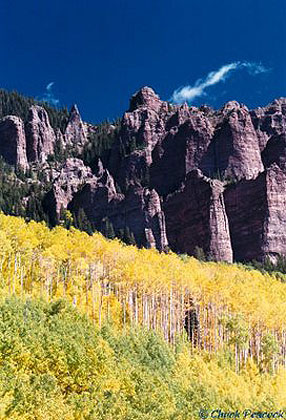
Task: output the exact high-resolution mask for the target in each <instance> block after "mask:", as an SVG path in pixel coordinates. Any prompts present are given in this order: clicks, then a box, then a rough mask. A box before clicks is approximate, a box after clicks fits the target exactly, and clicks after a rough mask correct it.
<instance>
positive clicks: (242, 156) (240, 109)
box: [213, 101, 264, 179]
mask: <svg viewBox="0 0 286 420" xmlns="http://www.w3.org/2000/svg"><path fill="white" fill-rule="evenodd" d="M220 115H221V121H220V123H219V124H218V126H217V127H216V132H215V135H214V138H213V153H214V162H215V167H216V169H217V171H218V172H219V174H220V176H222V177H225V178H231V179H233V178H234V179H242V178H245V179H251V178H254V177H256V176H257V175H258V174H259V173H260V172H262V171H263V169H264V167H263V164H262V161H261V155H260V149H259V142H258V138H257V135H256V132H255V129H254V127H253V124H252V120H251V117H250V114H249V111H248V109H247V108H246V107H245V106H244V105H240V104H239V103H238V102H235V101H232V102H228V103H227V104H226V105H225V106H224V107H223V109H222V110H221V112H220Z"/></svg>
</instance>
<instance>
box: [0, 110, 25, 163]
mask: <svg viewBox="0 0 286 420" xmlns="http://www.w3.org/2000/svg"><path fill="white" fill-rule="evenodd" d="M0 155H1V156H2V157H3V158H4V159H5V160H6V162H7V163H9V164H10V165H15V166H21V167H22V168H23V169H26V168H27V166H28V162H27V153H26V138H25V131H24V124H23V121H22V120H21V119H20V118H18V117H16V116H14V115H11V116H7V117H4V118H3V119H2V121H0Z"/></svg>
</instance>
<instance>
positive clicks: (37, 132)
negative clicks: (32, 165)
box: [25, 105, 56, 163]
mask: <svg viewBox="0 0 286 420" xmlns="http://www.w3.org/2000/svg"><path fill="white" fill-rule="evenodd" d="M25 132H26V141H27V156H28V161H29V162H41V163H43V162H45V161H46V160H47V157H48V156H49V155H52V154H53V153H54V146H55V140H56V136H55V133H54V130H53V128H52V127H51V124H50V121H49V117H48V114H47V111H46V110H45V109H44V108H42V107H41V106H38V105H33V106H32V107H31V108H30V111H29V116H28V122H27V123H26V126H25Z"/></svg>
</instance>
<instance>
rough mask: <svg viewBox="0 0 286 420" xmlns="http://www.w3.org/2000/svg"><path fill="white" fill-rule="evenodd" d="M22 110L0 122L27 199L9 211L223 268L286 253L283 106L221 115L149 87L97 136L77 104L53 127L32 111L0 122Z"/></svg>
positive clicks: (1, 143)
mask: <svg viewBox="0 0 286 420" xmlns="http://www.w3.org/2000/svg"><path fill="white" fill-rule="evenodd" d="M5 95H6V96H7V97H9V94H7V93H6V94H5ZM5 95H4V96H5ZM2 96H3V93H2ZM6 96H5V98H6ZM5 101H6V102H5ZM5 101H4V102H5V103H7V102H9V101H8V100H7V98H6V99H5ZM21 101H22V102H23V101H24V99H21ZM21 101H20V103H22V102H21ZM16 103H17V100H16V102H15V99H13V101H12V105H11V106H7V105H6V106H5V107H4V108H3V109H4V111H5V112H4V111H2V115H3V118H2V120H1V121H0V154H1V155H2V157H3V159H4V161H5V162H6V163H8V164H10V165H12V166H14V167H16V168H17V169H16V171H18V174H17V172H16V178H15V180H14V181H13V182H14V185H18V184H19V188H17V190H18V191H21V193H19V194H18V196H19V197H18V198H17V201H15V202H14V203H7V202H5V203H4V204H5V205H4V206H2V209H3V210H5V212H7V213H9V214H15V215H23V216H26V217H28V218H34V219H36V220H42V219H44V220H46V221H48V222H49V224H50V225H56V224H58V223H64V224H66V225H70V224H72V223H73V224H74V225H75V226H76V227H79V228H81V229H84V230H86V231H88V232H92V231H94V230H98V231H101V232H103V233H104V234H105V235H106V236H108V237H111V238H112V237H114V236H117V237H119V238H121V239H123V240H125V241H126V242H127V243H136V244H137V245H139V246H144V247H147V248H149V247H156V248H157V249H159V250H161V251H165V250H166V249H168V247H170V248H171V249H172V250H174V251H175V252H179V253H188V254H190V255H194V254H196V253H197V252H198V251H197V250H198V249H199V250H202V251H203V253H204V254H205V255H206V256H207V258H209V259H213V260H217V261H221V260H222V261H228V262H232V261H233V260H235V261H251V260H258V261H265V260H266V259H267V258H269V259H270V260H272V261H273V262H275V261H276V260H277V259H278V257H279V255H285V254H286V216H285V212H284V207H285V204H286V203H285V200H286V190H285V188H286V187H285V185H286V183H285V179H284V178H285V176H286V172H285V150H286V149H285V144H284V143H285V141H284V140H285V127H286V123H285V121H286V99H283V98H280V99H277V100H275V101H274V102H273V103H272V104H270V105H268V106H267V107H265V108H258V109H257V110H253V111H249V110H248V109H247V108H246V107H245V106H244V105H242V104H239V103H237V102H235V101H232V102H229V103H227V104H226V105H225V106H224V107H223V108H222V109H221V110H219V111H215V110H212V109H211V108H208V107H206V106H203V107H201V108H195V107H188V106H187V105H186V104H184V105H182V106H178V105H172V104H169V103H167V102H164V101H161V100H160V99H159V97H158V96H157V95H156V94H155V93H154V91H153V90H152V89H151V88H147V87H145V88H142V89H140V90H139V91H138V92H137V93H136V94H135V95H133V97H132V98H131V101H130V108H129V110H128V112H126V113H125V114H124V115H123V117H122V119H121V121H116V122H114V123H103V124H101V125H98V126H94V125H92V124H87V123H85V122H83V121H82V119H81V116H80V114H79V111H78V109H77V107H76V106H74V107H73V108H72V110H71V112H70V114H69V116H68V117H66V114H65V111H63V110H60V111H56V110H55V111H54V116H53V121H51V118H52V115H53V114H52V112H51V110H49V109H48V108H46V109H45V107H43V106H41V105H39V104H33V103H32V104H31V105H30V103H29V101H28V102H27V103H25V106H24V111H23V112H22V113H21V112H19V110H18V111H17V109H16V111H15V112H14V116H9V115H5V113H6V112H9V113H10V112H11V113H13V112H12V110H13V107H15V108H17V107H16V105H15V104H16ZM27 106H29V107H28V111H27ZM4 115H5V116H4ZM21 181H22V183H24V184H25V185H27V186H28V187H27V188H26V190H25V192H24V191H23V188H22V189H21V185H22V184H21ZM7 182H8V181H7ZM33 189H34V190H36V192H33ZM27 209H28V210H27Z"/></svg>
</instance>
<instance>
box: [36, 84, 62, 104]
mask: <svg viewBox="0 0 286 420" xmlns="http://www.w3.org/2000/svg"><path fill="white" fill-rule="evenodd" d="M54 84H55V82H50V83H48V84H47V86H46V91H45V93H44V95H43V96H42V97H41V98H40V100H41V101H44V102H48V103H49V104H51V105H53V106H58V105H59V104H60V101H59V99H58V98H56V97H55V95H54V93H53V86H54Z"/></svg>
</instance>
